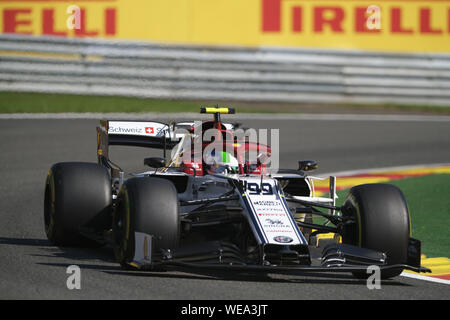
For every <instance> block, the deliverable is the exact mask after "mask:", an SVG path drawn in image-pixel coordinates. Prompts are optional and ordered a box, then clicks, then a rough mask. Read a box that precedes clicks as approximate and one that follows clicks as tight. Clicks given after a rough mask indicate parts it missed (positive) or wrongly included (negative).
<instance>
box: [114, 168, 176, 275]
mask: <svg viewBox="0 0 450 320" xmlns="http://www.w3.org/2000/svg"><path fill="white" fill-rule="evenodd" d="M117 200H118V201H117V208H116V210H115V212H114V218H113V236H114V243H115V244H114V253H115V257H116V260H117V261H118V262H119V263H120V265H121V266H122V268H123V269H133V266H132V265H131V264H130V262H132V261H133V258H134V250H135V239H134V232H142V233H145V234H148V235H150V236H152V237H153V238H152V241H153V250H154V252H155V253H159V252H160V251H161V249H166V250H167V249H175V248H177V247H178V245H179V241H180V219H179V212H178V211H179V204H178V197H177V190H176V188H175V185H174V184H173V183H172V182H171V181H169V180H167V179H163V178H155V177H146V178H139V177H136V178H131V179H129V180H127V181H126V182H125V183H124V184H123V186H122V187H121V189H120V191H119V195H118V199H117Z"/></svg>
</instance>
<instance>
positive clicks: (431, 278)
mask: <svg viewBox="0 0 450 320" xmlns="http://www.w3.org/2000/svg"><path fill="white" fill-rule="evenodd" d="M400 276H402V277H407V278H413V279H418V280H425V281H430V282H437V283H442V284H450V280H445V279H440V278H433V277H428V276H422V275H420V274H415V273H409V272H402V273H401V274H400Z"/></svg>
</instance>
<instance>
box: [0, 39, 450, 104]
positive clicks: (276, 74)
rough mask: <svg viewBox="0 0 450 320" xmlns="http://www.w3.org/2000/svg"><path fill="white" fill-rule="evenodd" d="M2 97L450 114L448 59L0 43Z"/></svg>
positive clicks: (102, 43)
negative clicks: (335, 106)
mask: <svg viewBox="0 0 450 320" xmlns="http://www.w3.org/2000/svg"><path fill="white" fill-rule="evenodd" d="M0 91H30V92H49V93H76V94H87V95H119V96H135V97H151V98H163V99H207V100H239V101H263V102H308V103H314V102H320V103H397V104H419V105H436V106H450V54H393V53H374V52H362V51H350V50H317V49H285V48H283V49H281V48H280V49H277V48H266V47H260V48H244V47H207V46H188V45H162V44H155V43H141V42H131V41H127V42H124V41H120V42H119V41H111V40H98V39H95V40H94V39H72V38H71V39H68V38H52V37H32V36H20V35H7V34H3V35H0Z"/></svg>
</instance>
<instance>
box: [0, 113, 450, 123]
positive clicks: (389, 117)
mask: <svg viewBox="0 0 450 320" xmlns="http://www.w3.org/2000/svg"><path fill="white" fill-rule="evenodd" d="M210 118H211V117H210V116H209V115H201V114H198V113H192V112H186V113H159V112H158V113H145V112H143V113H71V112H67V113H3V114H0V119H122V120H147V119H153V120H157V119H173V120H179V119H183V120H187V119H198V120H202V119H210ZM227 118H228V119H230V120H312V121H313V120H319V121H406V122H450V116H443V115H399V114H312V113H296V114H294V113H240V114H235V115H227Z"/></svg>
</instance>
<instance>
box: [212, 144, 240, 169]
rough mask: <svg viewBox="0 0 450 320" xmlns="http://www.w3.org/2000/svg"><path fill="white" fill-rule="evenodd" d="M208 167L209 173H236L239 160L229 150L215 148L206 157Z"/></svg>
mask: <svg viewBox="0 0 450 320" xmlns="http://www.w3.org/2000/svg"><path fill="white" fill-rule="evenodd" d="M206 167H207V171H208V173H236V172H238V168H239V162H238V160H237V159H236V158H235V157H234V156H233V155H232V154H231V153H229V152H226V151H221V152H216V151H215V150H213V151H212V152H211V153H210V154H209V155H208V157H207V158H206Z"/></svg>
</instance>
